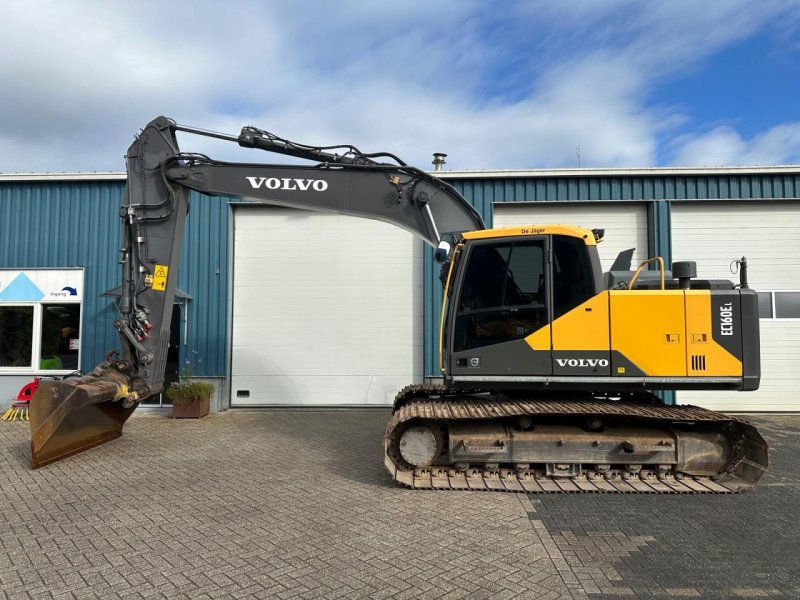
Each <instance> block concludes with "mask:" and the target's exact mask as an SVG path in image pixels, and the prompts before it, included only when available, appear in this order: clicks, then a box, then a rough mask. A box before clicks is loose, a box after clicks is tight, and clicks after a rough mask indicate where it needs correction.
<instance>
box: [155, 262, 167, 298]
mask: <svg viewBox="0 0 800 600" xmlns="http://www.w3.org/2000/svg"><path fill="white" fill-rule="evenodd" d="M168 273H169V267H168V266H167V265H156V270H155V271H154V272H153V289H154V290H158V291H159V292H163V291H166V289H167V274H168Z"/></svg>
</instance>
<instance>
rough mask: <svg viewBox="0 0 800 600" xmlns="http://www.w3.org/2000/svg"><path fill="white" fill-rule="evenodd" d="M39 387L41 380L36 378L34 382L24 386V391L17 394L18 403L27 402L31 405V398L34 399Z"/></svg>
mask: <svg viewBox="0 0 800 600" xmlns="http://www.w3.org/2000/svg"><path fill="white" fill-rule="evenodd" d="M38 387H39V378H38V377H34V378H33V381H31V382H30V383H26V384H25V385H24V386H22V389H21V390H20V391H19V394H17V402H25V403H26V404H29V403H30V401H31V398H33V394H34V393H35V392H36V390H37V388H38Z"/></svg>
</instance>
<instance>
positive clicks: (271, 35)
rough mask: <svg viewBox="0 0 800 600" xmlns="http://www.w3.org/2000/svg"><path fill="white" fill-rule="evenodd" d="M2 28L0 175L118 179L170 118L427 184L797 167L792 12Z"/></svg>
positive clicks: (308, 11)
mask: <svg viewBox="0 0 800 600" xmlns="http://www.w3.org/2000/svg"><path fill="white" fill-rule="evenodd" d="M0 14H1V15H2V19H0V67H2V68H1V69H0V73H2V78H3V80H2V82H0V172H2V173H13V172H63V171H109V170H110V171H122V170H124V168H125V159H124V154H125V150H126V149H127V147H128V146H129V144H130V142H131V141H132V139H133V136H134V135H135V134H136V133H137V132H138V131H139V130H141V128H142V127H143V126H144V125H145V124H146V123H147V122H148V121H150V120H151V119H152V118H154V117H156V116H158V115H165V116H168V117H171V118H173V119H175V120H176V121H177V122H179V123H181V124H186V125H191V126H194V127H199V128H203V129H210V130H215V131H223V132H226V133H232V134H238V132H239V130H240V129H241V127H242V126H245V125H255V126H257V127H259V128H261V129H266V130H269V131H272V132H274V133H276V134H278V135H280V136H282V137H285V138H289V139H292V140H294V141H298V142H301V143H305V144H315V145H317V144H318V145H330V144H352V145H355V146H357V147H359V148H360V149H361V150H363V151H365V152H378V151H387V152H392V153H394V154H396V155H399V156H401V157H402V158H403V159H404V160H405V161H406V162H408V163H410V164H414V165H416V166H419V167H421V168H426V169H429V168H432V167H431V155H432V153H433V152H444V153H446V154H447V155H448V159H447V166H446V168H448V169H524V168H558V167H577V166H579V165H580V166H582V167H652V166H734V165H776V164H797V163H800V114H798V110H797V107H798V106H800V103H798V92H800V3H798V2H796V1H794V0H792V1H786V0H759V1H758V2H753V1H752V0H724V1H716V0H704V1H703V2H698V1H697V0H669V1H668V2H666V1H662V2H655V1H653V2H645V1H629V0H602V1H599V0H598V1H594V0H584V1H581V2H570V3H566V2H553V1H552V0H546V1H538V0H529V1H514V0H503V1H499V0H497V1H492V0H485V1H478V0H419V1H418V0H402V1H400V0H384V1H381V2H368V1H367V0H363V1H355V0H343V1H339V2H330V1H327V0H293V1H291V2H285V1H277V0H275V1H271V2H270V1H247V0H226V1H225V2H220V1H208V2H206V1H195V2H188V1H187V2H156V1H147V0H142V1H137V2H125V3H123V2H108V1H104V0H93V1H90V0H87V1H81V0H57V1H47V0H37V1H32V2H30V1H27V2H26V1H24V0H0ZM179 141H180V144H181V148H182V150H184V151H188V152H204V153H206V154H209V155H210V156H212V157H213V158H217V159H220V160H244V161H248V162H277V163H281V162H286V161H287V159H285V158H283V157H277V156H275V155H271V156H270V155H267V154H264V153H262V152H260V151H255V150H246V149H242V148H238V147H237V146H236V145H235V144H231V143H225V142H220V141H211V140H208V139H206V138H198V137H195V136H188V135H182V136H181V137H179Z"/></svg>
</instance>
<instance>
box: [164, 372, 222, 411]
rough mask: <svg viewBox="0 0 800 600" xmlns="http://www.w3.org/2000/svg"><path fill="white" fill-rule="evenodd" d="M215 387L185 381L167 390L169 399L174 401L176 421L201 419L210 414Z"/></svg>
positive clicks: (199, 382) (200, 382)
mask: <svg viewBox="0 0 800 600" xmlns="http://www.w3.org/2000/svg"><path fill="white" fill-rule="evenodd" d="M213 392H214V386H213V385H211V384H210V383H203V382H202V381H192V380H191V379H183V380H181V381H176V382H175V383H173V384H172V385H170V386H169V387H168V388H167V398H169V399H170V400H171V401H172V417H173V418H174V419H199V418H201V417H205V416H206V415H207V414H208V411H209V408H210V406H211V394H212V393H213Z"/></svg>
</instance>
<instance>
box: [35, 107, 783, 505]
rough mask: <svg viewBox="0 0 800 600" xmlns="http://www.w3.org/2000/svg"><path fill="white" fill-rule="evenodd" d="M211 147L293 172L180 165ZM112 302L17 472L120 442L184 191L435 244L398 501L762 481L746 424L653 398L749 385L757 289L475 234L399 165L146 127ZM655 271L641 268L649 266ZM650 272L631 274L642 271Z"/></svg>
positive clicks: (588, 247)
mask: <svg viewBox="0 0 800 600" xmlns="http://www.w3.org/2000/svg"><path fill="white" fill-rule="evenodd" d="M178 132H181V133H182V134H193V135H200V136H210V137H213V138H218V139H222V140H226V141H230V142H234V143H238V144H239V145H240V146H243V147H246V148H251V149H260V150H266V151H269V152H273V153H278V154H283V155H288V156H291V157H294V158H296V159H297V158H299V159H304V160H306V161H311V164H302V165H298V164H288V165H286V164H284V165H281V164H249V163H238V162H223V161H219V160H213V159H212V158H209V157H208V156H206V155H203V154H198V153H187V152H183V151H181V150H180V149H179V147H178V141H177V134H178ZM126 159H127V185H126V190H125V196H124V199H123V202H122V206H121V209H120V217H121V221H122V229H123V236H122V240H123V241H122V248H121V252H120V258H119V260H120V264H121V271H122V283H121V296H120V299H119V305H118V311H119V314H118V318H117V319H116V320H115V321H114V326H115V328H116V329H117V331H118V332H119V339H120V344H121V353H120V352H119V351H118V350H112V351H110V352H109V353H108V355H107V356H106V358H105V360H104V361H102V362H101V363H100V364H98V365H97V366H96V367H95V368H94V369H93V370H92V371H91V372H90V373H88V374H86V375H78V376H74V377H68V378H65V379H63V380H54V381H46V382H42V384H41V385H40V387H39V388H38V390H37V391H36V394H35V397H34V398H33V400H32V402H31V409H30V426H31V457H32V467H33V468H38V467H41V466H43V465H47V464H48V463H52V462H54V461H57V460H60V459H63V458H65V457H67V456H70V455H72V454H74V453H77V452H81V451H83V450H86V449H88V448H91V447H93V446H96V445H99V444H103V443H105V442H108V441H110V440H113V439H115V438H117V437H119V436H120V435H122V428H123V424H124V423H125V421H126V420H127V419H128V417H130V415H131V413H133V411H134V410H135V409H136V407H137V406H138V405H139V403H140V402H142V401H143V400H144V399H146V398H148V397H149V396H152V395H154V394H157V393H159V392H160V391H161V390H162V388H163V384H164V371H165V363H166V356H167V345H168V340H169V334H170V317H171V314H172V311H171V310H170V309H171V306H172V304H173V298H174V295H175V290H176V283H177V281H178V265H179V262H180V253H181V241H182V238H183V231H184V223H185V220H186V217H187V212H188V198H189V191H190V190H195V191H197V192H200V193H203V194H207V195H210V196H215V195H223V194H224V195H232V196H239V197H243V198H247V199H249V200H251V201H255V202H260V203H266V204H272V205H282V206H290V207H296V208H303V209H308V210H316V211H330V212H335V213H340V214H345V215H352V216H359V217H365V218H371V219H378V220H381V221H385V222H388V223H391V224H393V225H396V226H398V227H402V228H404V229H406V230H408V231H410V232H412V233H413V234H415V235H416V236H418V237H420V238H421V239H423V240H424V241H425V242H427V243H428V244H430V245H431V246H432V247H433V248H435V252H434V257H435V259H436V260H437V261H438V262H439V263H441V265H442V266H441V275H440V279H441V281H442V285H443V288H444V297H443V308H442V318H441V324H440V336H439V338H440V339H439V367H440V369H441V371H442V383H441V384H412V385H409V386H407V387H406V388H405V389H403V390H401V391H400V392H399V393H398V394H397V396H396V398H395V401H394V406H393V411H392V416H391V418H390V421H389V423H388V426H387V428H386V432H385V437H384V443H383V446H384V463H385V465H386V468H387V470H388V472H389V473H390V475H391V477H392V478H393V479H394V480H395V481H396V482H397V483H399V484H401V485H404V486H406V487H409V488H414V489H463V490H502V491H511V492H529V493H531V492H641V493H681V492H683V493H730V492H739V491H743V490H746V489H748V488H750V487H752V486H753V485H754V484H756V483H757V482H758V480H759V479H760V478H761V477H762V476H763V474H764V473H765V472H766V470H767V467H768V448H767V444H766V443H765V441H764V439H763V438H762V437H761V435H760V434H759V432H758V431H757V429H756V428H755V427H754V426H752V425H750V424H749V423H747V422H745V421H742V420H740V419H737V418H734V417H732V416H729V415H726V414H722V413H718V412H714V411H710V410H706V409H703V408H699V407H695V406H682V405H677V406H676V405H668V404H666V403H664V402H662V400H661V399H660V396H659V391H660V390H676V389H677V390H689V389H691V390H742V391H748V390H755V389H757V388H758V385H759V380H760V354H759V328H758V301H757V294H756V292H755V291H754V290H752V289H750V288H749V287H748V286H747V283H746V279H744V278H743V279H742V281H741V282H740V283H739V284H734V283H733V282H731V281H727V280H710V279H698V278H697V272H696V264H695V263H694V262H691V261H683V262H676V263H674V264H673V265H671V270H668V269H665V265H664V261H663V260H662V259H661V258H659V257H655V258H652V259H649V260H648V261H645V262H644V263H642V264H640V265H638V268H636V269H632V268H631V264H630V263H631V257H632V254H633V250H629V251H626V252H623V253H621V254H620V256H619V257H618V258H617V260H616V261H614V264H613V265H612V266H611V268H610V269H609V271H607V272H603V270H602V268H601V264H600V259H599V256H598V252H597V245H598V243H600V242H601V241H602V239H603V237H604V231H603V230H600V229H593V230H588V229H583V228H579V227H574V226H569V225H530V226H524V227H505V228H498V229H487V228H486V227H485V225H484V222H483V220H482V218H481V216H480V214H479V213H478V212H477V211H476V210H475V209H474V207H472V206H471V205H470V203H469V202H468V201H467V200H466V199H465V198H464V197H463V196H461V195H460V194H459V193H458V192H457V191H456V189H455V188H453V187H452V186H451V185H449V184H448V183H447V182H446V181H444V180H442V179H440V178H437V177H435V176H433V175H431V174H429V173H427V172H425V171H423V170H420V169H417V168H414V167H412V166H409V165H407V164H406V163H404V162H403V161H402V160H400V159H399V158H398V157H397V156H395V155H393V154H391V153H388V152H380V153H373V154H365V153H363V152H361V151H360V150H359V149H358V148H356V147H354V146H351V145H345V146H328V147H319V146H309V145H304V144H299V143H296V142H292V141H289V140H287V139H284V138H281V137H279V136H277V135H275V134H272V133H269V132H267V131H263V130H260V129H257V128H255V127H245V128H243V129H242V130H241V133H240V134H239V135H238V136H235V135H228V134H222V133H217V132H211V131H207V130H203V129H197V128H193V127H188V126H184V125H179V124H177V123H176V122H175V121H173V120H171V119H168V118H166V117H158V118H156V119H154V120H153V121H151V122H150V123H149V124H147V126H145V127H144V129H143V130H142V131H141V132H140V134H139V135H138V136H136V138H135V140H134V142H133V143H132V145H131V146H130V148H129V149H128V152H127V155H126ZM656 266H657V267H658V268H655V267H656ZM645 267H648V268H645Z"/></svg>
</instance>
